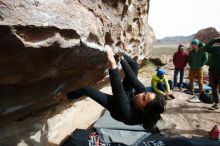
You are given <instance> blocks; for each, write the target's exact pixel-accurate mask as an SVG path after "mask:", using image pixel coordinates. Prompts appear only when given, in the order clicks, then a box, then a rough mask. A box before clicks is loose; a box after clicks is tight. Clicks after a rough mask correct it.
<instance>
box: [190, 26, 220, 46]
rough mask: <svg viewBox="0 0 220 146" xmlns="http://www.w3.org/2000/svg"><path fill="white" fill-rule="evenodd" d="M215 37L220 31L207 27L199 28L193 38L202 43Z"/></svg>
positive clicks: (219, 35)
mask: <svg viewBox="0 0 220 146" xmlns="http://www.w3.org/2000/svg"><path fill="white" fill-rule="evenodd" d="M216 37H220V33H219V32H218V31H217V30H216V29H215V28H214V27H209V28H205V29H201V30H199V31H198V32H197V33H196V34H195V36H194V38H193V39H198V40H200V41H202V42H204V43H208V42H209V41H210V40H211V39H213V38H216Z"/></svg>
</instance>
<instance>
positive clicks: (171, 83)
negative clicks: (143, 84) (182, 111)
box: [157, 80, 174, 92]
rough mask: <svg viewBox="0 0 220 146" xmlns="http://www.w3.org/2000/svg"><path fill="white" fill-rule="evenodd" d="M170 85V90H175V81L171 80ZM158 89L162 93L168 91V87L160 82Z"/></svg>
mask: <svg viewBox="0 0 220 146" xmlns="http://www.w3.org/2000/svg"><path fill="white" fill-rule="evenodd" d="M168 83H169V85H170V90H173V88H174V86H173V81H172V80H169V81H168ZM157 89H159V90H160V91H162V92H166V91H167V89H166V86H165V84H164V83H162V82H160V83H158V84H157Z"/></svg>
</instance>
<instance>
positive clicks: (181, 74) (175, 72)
mask: <svg viewBox="0 0 220 146" xmlns="http://www.w3.org/2000/svg"><path fill="white" fill-rule="evenodd" d="M179 72H180V82H179V84H178V83H177V78H178V74H179ZM183 78H184V68H183V69H177V68H175V69H174V79H173V81H174V86H175V87H177V86H179V87H182V86H183Z"/></svg>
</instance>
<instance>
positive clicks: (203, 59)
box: [173, 38, 220, 110]
mask: <svg viewBox="0 0 220 146" xmlns="http://www.w3.org/2000/svg"><path fill="white" fill-rule="evenodd" d="M216 43H220V38H214V39H212V40H211V41H210V42H209V43H207V44H204V43H203V42H201V41H199V40H198V39H194V40H192V42H191V47H190V49H189V50H187V49H186V48H185V47H184V45H182V44H180V45H179V47H178V51H177V52H176V53H175V54H174V55H173V63H174V66H175V69H174V86H176V87H179V88H180V90H182V88H181V87H182V85H183V78H184V69H185V67H186V65H187V63H188V65H189V67H190V69H189V90H188V93H189V94H192V95H194V81H195V79H197V80H198V84H199V92H200V93H204V92H205V91H204V88H203V87H204V86H203V82H204V80H203V77H204V71H203V67H204V65H206V64H207V65H208V66H209V81H210V85H211V87H212V96H213V99H214V102H215V103H214V105H213V106H212V107H211V108H210V109H212V110H215V109H219V93H218V90H219V84H220V67H219V65H218V61H220V46H219V45H215V44H216ZM179 72H180V82H179V83H178V84H177V77H178V73H179Z"/></svg>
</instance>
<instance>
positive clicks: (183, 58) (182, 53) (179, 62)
mask: <svg viewBox="0 0 220 146" xmlns="http://www.w3.org/2000/svg"><path fill="white" fill-rule="evenodd" d="M187 59H188V53H187V52H186V48H185V47H184V45H183V44H179V46H178V51H177V52H176V53H174V55H173V64H174V66H175V69H174V79H173V80H174V87H179V89H180V90H181V91H182V85H183V78H184V68H185V67H186V65H187ZM179 72H180V82H179V84H177V78H178V74H179Z"/></svg>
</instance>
